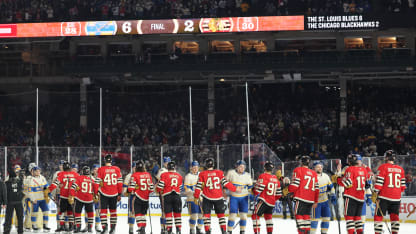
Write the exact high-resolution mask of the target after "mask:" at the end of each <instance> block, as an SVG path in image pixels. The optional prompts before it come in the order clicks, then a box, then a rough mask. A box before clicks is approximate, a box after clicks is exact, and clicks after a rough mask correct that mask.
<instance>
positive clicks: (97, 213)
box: [91, 164, 102, 233]
mask: <svg viewBox="0 0 416 234" xmlns="http://www.w3.org/2000/svg"><path fill="white" fill-rule="evenodd" d="M98 168H100V165H98V164H94V165H93V166H92V173H91V179H92V181H94V182H95V181H96V178H97V175H98ZM93 200H94V211H95V232H97V233H100V232H102V229H101V217H100V201H99V195H98V194H97V195H95V196H94V199H93Z"/></svg>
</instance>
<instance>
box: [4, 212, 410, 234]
mask: <svg viewBox="0 0 416 234" xmlns="http://www.w3.org/2000/svg"><path fill="white" fill-rule="evenodd" d="M159 220H160V218H159V217H157V216H152V228H150V222H149V219H148V220H147V227H146V234H150V233H152V234H159V233H160V225H159V223H160V221H159ZM188 220H189V216H183V217H182V224H183V225H182V226H183V227H182V234H188V233H189V225H188V224H189V221H188ZM83 222H84V221H83ZM273 224H274V226H273V227H274V229H273V233H274V234H292V233H293V234H296V233H297V231H296V223H295V221H294V220H290V219H288V220H283V219H280V218H274V219H273ZM49 226H50V228H51V230H55V229H56V222H55V219H54V218H51V219H50V220H49ZM83 227H84V224H83ZM128 229H129V226H128V224H127V217H125V216H122V217H118V222H117V231H116V233H117V234H128ZM211 229H212V232H211V233H213V234H219V233H221V231H220V228H219V226H218V219H217V218H216V217H212V220H211ZM134 230H135V233H136V230H137V226H135V229H134ZM151 231H152V232H151ZM11 233H17V232H16V230H15V229H13V231H12V232H11ZM25 233H30V232H25ZM233 233H235V234H238V233H240V229H239V227H237V228H236V229H235V230H234V231H233ZM246 233H247V234H250V233H253V228H252V222H251V219H248V220H247V229H246ZM261 233H267V232H266V227H265V222H264V219H263V218H262V219H261ZM317 233H320V231H319V230H318V232H317ZM328 233H329V234H338V223H337V221H332V222H331V223H330V225H329V232H328ZM341 233H343V234H346V233H347V232H346V227H345V222H344V221H341ZM364 233H369V234H370V233H374V223H373V222H366V223H365V227H364ZM384 233H385V234H387V233H389V232H388V231H387V229H386V227H385V225H384ZM399 233H400V234H415V233H416V224H411V223H401V224H400V232H399Z"/></svg>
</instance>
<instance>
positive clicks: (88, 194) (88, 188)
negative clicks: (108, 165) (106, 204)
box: [69, 175, 98, 203]
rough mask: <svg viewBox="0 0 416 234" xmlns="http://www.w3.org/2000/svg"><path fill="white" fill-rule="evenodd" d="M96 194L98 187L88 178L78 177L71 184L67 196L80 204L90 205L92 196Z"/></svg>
mask: <svg viewBox="0 0 416 234" xmlns="http://www.w3.org/2000/svg"><path fill="white" fill-rule="evenodd" d="M97 192H98V185H97V184H95V183H94V181H93V180H92V179H91V177H90V176H85V175H80V176H78V177H77V178H75V182H74V183H72V186H71V190H69V194H71V196H73V197H75V199H77V200H78V201H80V202H84V203H92V202H93V196H94V194H97Z"/></svg>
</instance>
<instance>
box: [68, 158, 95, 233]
mask: <svg viewBox="0 0 416 234" xmlns="http://www.w3.org/2000/svg"><path fill="white" fill-rule="evenodd" d="M81 173H82V175H80V176H78V177H76V178H75V181H74V183H72V186H71V189H70V191H69V194H70V195H69V197H68V202H69V204H71V205H73V204H74V202H75V205H74V211H75V226H76V228H75V231H74V233H79V232H80V231H81V212H82V209H83V208H84V209H85V213H86V216H87V217H88V222H87V223H88V225H87V231H88V233H92V226H93V225H94V208H93V196H94V194H97V192H98V186H97V185H96V184H94V183H93V180H92V179H91V177H90V174H91V173H90V168H89V167H88V166H84V167H83V168H82V171H81ZM74 200H76V201H74Z"/></svg>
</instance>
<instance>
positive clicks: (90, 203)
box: [15, 150, 405, 234]
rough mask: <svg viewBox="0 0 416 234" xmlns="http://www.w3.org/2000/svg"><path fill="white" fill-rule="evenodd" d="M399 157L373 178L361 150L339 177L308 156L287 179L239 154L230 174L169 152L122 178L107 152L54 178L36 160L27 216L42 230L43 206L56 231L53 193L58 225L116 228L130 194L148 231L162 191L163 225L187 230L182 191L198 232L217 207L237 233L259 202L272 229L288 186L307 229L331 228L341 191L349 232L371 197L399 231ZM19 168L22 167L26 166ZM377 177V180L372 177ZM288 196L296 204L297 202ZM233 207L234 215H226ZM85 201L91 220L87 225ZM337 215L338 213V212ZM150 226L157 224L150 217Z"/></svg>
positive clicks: (226, 227) (141, 227)
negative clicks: (98, 161) (156, 166)
mask: <svg viewBox="0 0 416 234" xmlns="http://www.w3.org/2000/svg"><path fill="white" fill-rule="evenodd" d="M395 157H396V156H395V153H394V152H393V151H391V150H389V151H387V152H386V153H385V161H386V163H385V164H382V165H381V166H380V167H379V168H378V170H377V175H376V176H375V177H373V174H372V172H371V170H370V169H369V168H368V167H366V166H365V165H364V164H362V162H361V156H360V155H357V154H351V155H348V158H347V164H348V166H346V167H344V168H343V169H342V170H341V164H339V166H338V171H337V173H336V174H335V175H334V176H333V177H332V180H331V178H330V177H329V176H328V175H327V174H325V173H323V165H322V163H319V162H316V163H314V165H313V169H310V168H309V165H310V163H311V159H310V157H309V156H302V157H301V158H300V166H299V167H297V168H296V169H294V171H293V175H292V177H291V179H289V178H288V177H284V178H283V177H282V176H281V171H278V172H277V173H276V174H273V172H274V170H275V168H274V167H275V165H273V163H271V162H265V163H264V173H263V174H261V175H260V176H259V177H258V178H257V179H256V180H255V181H253V179H252V178H251V176H250V174H249V173H247V172H246V163H245V162H244V161H243V160H239V161H237V162H236V164H235V169H233V170H230V171H228V172H227V174H226V175H225V176H224V172H223V171H221V170H217V169H215V166H214V165H215V162H214V159H212V158H208V159H206V160H205V162H204V168H205V170H203V171H200V164H199V163H198V162H197V161H193V162H192V164H191V168H190V172H189V174H187V175H186V176H185V178H184V179H183V177H182V176H181V175H180V174H179V173H177V172H176V170H175V168H176V165H175V162H173V161H171V159H170V158H169V157H164V158H163V167H162V168H161V169H160V170H159V172H158V174H157V176H156V179H157V181H155V183H154V182H153V181H152V176H151V175H150V173H148V172H147V171H146V167H145V164H144V162H143V161H137V162H134V163H133V169H132V173H130V174H128V175H127V176H126V177H125V179H124V183H123V181H122V175H121V172H120V169H119V168H118V167H117V166H113V165H112V158H111V155H107V156H105V157H104V161H105V165H104V166H102V167H99V165H94V166H93V170H92V171H90V168H89V167H88V166H84V167H83V168H82V170H81V175H79V174H78V173H77V166H76V165H72V166H71V165H70V164H69V163H68V162H65V161H62V162H61V165H60V170H61V171H60V172H57V173H56V174H55V176H54V180H53V183H52V184H51V185H48V183H47V181H46V179H45V178H44V177H43V176H42V175H40V168H38V167H37V166H36V165H30V166H29V170H30V172H31V174H30V175H28V176H26V178H25V179H24V185H25V191H26V197H27V200H26V209H25V210H26V212H27V215H28V217H31V218H30V221H31V222H32V227H31V228H32V229H33V230H34V231H38V230H39V229H40V227H38V226H37V224H36V223H37V216H36V215H33V214H36V212H37V211H38V210H39V208H40V209H41V210H42V212H43V230H44V231H49V228H48V216H49V215H48V211H49V208H48V205H47V204H48V202H49V199H50V198H52V199H53V200H54V202H55V203H56V204H57V205H58V211H57V221H58V228H57V230H56V232H72V231H73V232H74V233H79V232H88V233H91V232H92V228H93V225H94V217H95V230H96V232H97V233H107V232H109V233H110V234H113V233H115V231H116V224H117V202H118V201H120V199H121V196H122V195H124V196H127V197H128V201H129V202H128V203H129V206H128V210H129V212H128V215H129V218H128V225H129V233H133V231H134V224H135V223H136V225H137V227H138V230H137V232H138V233H140V234H144V233H145V228H146V225H147V223H146V216H147V215H150V213H148V212H150V211H149V196H150V194H151V193H153V192H156V193H157V194H158V196H159V198H160V202H161V208H162V217H161V220H160V226H161V228H162V230H161V232H162V233H168V234H170V233H173V232H175V233H181V229H182V218H181V213H182V200H181V194H185V195H186V197H187V205H188V211H189V213H190V218H189V224H190V233H191V234H199V233H203V232H205V233H206V234H210V233H211V212H212V210H214V211H215V213H216V215H217V217H218V222H219V226H220V229H221V231H222V233H232V231H233V230H234V229H236V228H237V227H239V229H240V233H241V234H244V233H245V230H246V227H247V218H248V217H247V214H248V211H249V207H251V209H252V216H251V219H252V223H253V231H254V233H260V221H259V219H260V218H261V217H262V216H263V217H264V219H265V223H266V230H267V233H268V234H270V233H273V219H272V213H273V209H274V206H275V204H276V201H277V200H278V199H280V198H281V197H282V190H283V191H286V194H285V196H286V197H290V198H291V199H293V202H294V218H295V220H296V226H297V229H298V233H300V234H307V233H316V231H317V229H318V222H319V220H321V225H320V230H321V233H327V232H328V228H329V221H330V217H331V208H330V205H331V204H332V205H334V206H339V205H341V204H339V203H341V202H337V200H338V198H343V200H344V202H343V203H344V204H343V206H344V218H345V220H346V223H347V233H348V234H353V233H357V234H360V233H363V230H364V223H365V220H363V218H364V217H365V207H366V206H365V205H364V203H367V204H370V203H371V202H374V203H376V212H375V216H374V220H375V223H374V229H375V233H376V234H379V233H382V229H383V223H382V220H383V216H384V215H386V213H387V212H388V213H389V214H390V220H391V232H392V233H393V234H397V233H398V232H399V226H400V222H399V216H398V214H399V208H400V200H401V193H402V192H403V191H404V189H405V179H404V178H405V177H404V170H403V168H401V167H400V166H398V165H395V164H394V161H395ZM15 169H16V171H18V170H19V167H18V166H17V167H16V168H15ZM276 175H277V176H276ZM373 181H375V183H372V182H373ZM334 185H335V186H334ZM335 188H336V189H335ZM225 189H227V190H228V192H227V193H224V191H225ZM287 193H288V194H287ZM227 194H229V199H228V205H227V202H226V196H227ZM289 201H290V200H289ZM330 202H331V204H330ZM288 203H289V204H288V206H289V207H290V206H291V205H292V204H290V203H291V202H288ZM227 207H228V209H229V216H228V222H227V221H226V218H225V211H226V209H227ZM83 208H84V209H85V212H86V214H85V216H86V221H85V223H86V224H87V225H86V227H85V229H83V230H81V212H82V210H83ZM336 210H338V209H336ZM30 213H31V214H32V216H30ZM108 213H109V214H110V222H109V224H108V220H107V219H108V218H107V217H108ZM336 216H337V218H338V220H339V214H337V215H336ZM26 220H28V218H26ZM149 220H150V219H149ZM150 227H151V228H152V226H151V224H150ZM175 229H176V230H175Z"/></svg>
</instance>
